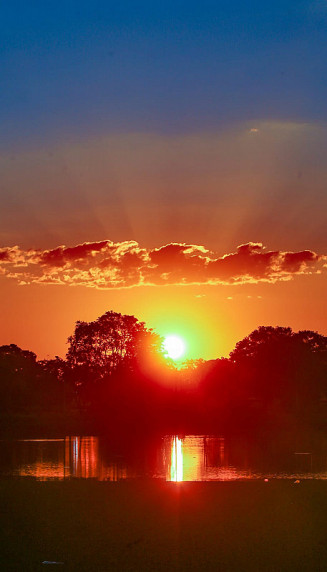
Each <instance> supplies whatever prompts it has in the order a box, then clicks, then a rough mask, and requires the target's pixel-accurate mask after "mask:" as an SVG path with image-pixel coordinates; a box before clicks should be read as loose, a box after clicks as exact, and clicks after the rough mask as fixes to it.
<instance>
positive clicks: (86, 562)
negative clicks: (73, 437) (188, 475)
mask: <svg viewBox="0 0 327 572" xmlns="http://www.w3.org/2000/svg"><path fill="white" fill-rule="evenodd" d="M0 506H1V522H0V528H1V530H2V531H3V533H2V535H3V538H2V540H1V556H0V569H1V570H3V571H7V570H8V571H9V570H13V571H15V572H16V571H20V570H22V571H28V570H32V571H37V570H46V569H48V570H54V569H55V570H59V569H61V570H74V571H79V572H82V571H88V572H91V571H97V572H101V571H107V570H108V571H112V570H115V571H120V572H124V571H125V570H126V571H127V570H135V571H140V572H142V571H148V570H149V571H160V570H167V571H174V570H182V571H184V570H185V571H190V570H201V571H202V570H204V571H207V570H209V571H210V570H221V571H224V572H225V571H234V570H235V571H238V572H241V571H242V570H250V571H251V570H253V571H260V572H261V571H266V570H267V571H268V570H269V571H276V572H277V571H278V572H279V571H292V572H293V571H297V572H298V571H301V570H308V571H319V570H326V569H327V481H301V482H300V483H299V484H294V482H293V481H270V482H268V483H264V482H258V481H248V482H228V483H223V482H219V483H217V482H215V483H180V484H178V483H165V482H161V481H149V482H145V481H128V482H121V483H108V482H106V483H104V482H95V481H77V480H76V481H64V482H36V481H33V480H20V481H19V480H16V481H14V480H9V479H8V480H2V481H1V482H0ZM44 560H47V561H60V562H63V563H64V564H63V565H54V564H52V565H51V564H48V565H45V564H43V565H42V564H41V563H42V562H43V561H44Z"/></svg>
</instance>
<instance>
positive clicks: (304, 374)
mask: <svg viewBox="0 0 327 572" xmlns="http://www.w3.org/2000/svg"><path fill="white" fill-rule="evenodd" d="M230 359H231V361H232V362H233V363H234V364H235V365H236V366H237V371H238V373H239V379H238V381H239V386H240V388H242V391H243V393H244V394H247V395H248V396H249V397H253V398H259V399H262V400H264V401H266V403H267V404H271V402H272V400H273V399H277V400H279V401H280V402H283V403H284V404H287V405H288V406H291V407H295V408H297V409H299V410H305V408H306V407H307V406H309V403H310V402H311V403H313V402H316V403H317V402H318V401H319V399H320V398H321V397H322V396H323V395H324V394H326V389H327V388H326V382H327V379H326V374H327V337H325V336H322V335H320V334H318V333H317V332H312V331H310V330H305V331H300V332H297V333H295V332H293V331H292V329H291V328H282V327H272V326H268V327H265V326H261V327H259V328H258V329H257V330H254V331H253V332H252V333H251V334H250V335H249V336H247V337H246V338H244V339H243V340H241V341H240V342H238V343H237V344H236V347H235V349H234V350H233V351H232V352H231V354H230Z"/></svg>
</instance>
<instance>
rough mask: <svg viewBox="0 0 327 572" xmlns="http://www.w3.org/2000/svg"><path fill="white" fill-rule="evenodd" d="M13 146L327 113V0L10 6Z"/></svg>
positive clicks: (7, 124)
mask: <svg viewBox="0 0 327 572" xmlns="http://www.w3.org/2000/svg"><path fill="white" fill-rule="evenodd" d="M0 16H1V17H0V34H1V38H2V42H1V49H0V66H1V69H2V73H1V78H2V79H1V90H0V121H1V126H2V127H1V134H0V145H1V147H2V149H7V148H11V147H15V148H16V147H17V146H19V147H20V146H21V145H23V146H26V145H27V146H31V145H40V144H44V143H47V142H51V141H58V140H59V141H60V140H62V139H67V138H73V139H74V138H75V137H77V138H79V137H80V136H82V137H84V136H89V135H91V136H92V135H97V134H99V133H101V134H106V133H108V132H117V131H118V132H131V131H134V132H135V131H138V132H140V131H141V132H149V131H150V132H165V133H167V132H168V133H170V132H172V133H180V132H187V131H199V130H208V129H209V130H210V129H215V128H217V127H218V128H219V127H220V126H221V125H226V124H231V123H233V122H239V121H247V120H252V119H267V120H272V119H276V120H294V121H323V120H325V119H326V111H327V104H326V101H327V97H326V95H327V94H326V85H327V83H326V62H327V42H326V41H325V39H326V24H327V3H325V2H289V1H285V2H279V1H278V2H257V1H253V2H240V1H239V2H227V1H220V2H217V1H216V2H208V1H202V2H184V1H180V2H176V1H175V2H170V1H166V2H164V3H163V2H144V1H143V2H126V1H125V2H124V1H123V2H92V3H91V2H60V1H59V2H56V3H54V2H39V1H37V2H35V1H34V2H33V1H31V2H18V1H17V0H16V1H15V0H14V1H12V2H8V3H6V4H3V5H2V7H1V11H0Z"/></svg>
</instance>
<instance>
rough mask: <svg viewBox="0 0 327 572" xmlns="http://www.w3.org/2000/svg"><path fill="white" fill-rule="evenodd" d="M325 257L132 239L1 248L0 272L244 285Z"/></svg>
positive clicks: (50, 280) (113, 284)
mask: <svg viewBox="0 0 327 572" xmlns="http://www.w3.org/2000/svg"><path fill="white" fill-rule="evenodd" d="M326 260H327V257H326V256H321V255H318V254H316V253H315V252H312V251H311V250H303V251H300V252H283V251H279V250H274V251H269V250H266V249H265V247H264V246H263V245H262V244H261V243H253V242H249V243H248V244H243V245H241V246H239V247H238V248H237V249H236V252H233V253H229V254H225V255H224V256H218V255H217V254H216V253H214V252H211V251H209V250H208V249H206V248H205V247H203V246H199V245H193V244H179V243H171V244H167V245H164V246H161V247H160V248H153V249H146V248H142V247H140V246H139V244H138V243H137V242H134V241H126V242H118V243H114V242H111V241H110V240H103V241H101V242H85V243H83V244H78V245H76V246H74V247H65V246H59V247H57V248H55V249H52V250H35V249H30V250H21V249H20V248H19V247H18V246H15V247H8V248H2V249H0V273H1V274H3V275H5V276H7V277H8V278H12V279H15V280H17V281H18V282H19V283H20V284H22V285H23V284H31V283H39V284H66V285H78V286H87V287H93V288H108V289H109V288H126V287H132V286H141V285H190V284H213V285H214V284H230V285H233V284H245V283H256V282H276V281H279V280H290V279H291V278H292V277H293V276H295V275H298V274H315V273H320V272H322V271H323V270H325V269H326Z"/></svg>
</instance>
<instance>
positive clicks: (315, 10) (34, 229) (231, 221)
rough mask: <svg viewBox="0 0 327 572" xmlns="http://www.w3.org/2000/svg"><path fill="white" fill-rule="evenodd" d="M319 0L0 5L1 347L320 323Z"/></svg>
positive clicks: (325, 202) (326, 113)
mask: <svg viewBox="0 0 327 572" xmlns="http://www.w3.org/2000/svg"><path fill="white" fill-rule="evenodd" d="M326 31H327V2H326V1H324V0H317V1H314V2H311V1H296V2H291V1H288V0H286V1H283V2H279V1H275V2H269V3H268V2H262V1H261V2H257V1H253V2H241V1H238V2H235V1H229V2H227V1H226V2H225V1H220V2H213V1H212V2H209V1H207V0H204V1H203V2H184V1H176V0H175V1H174V2H170V1H169V0H167V1H166V2H164V3H162V2H156V1H152V2H145V1H141V2H135V1H134V2H127V1H122V2H120V3H117V2H111V1H106V2H104V1H98V2H92V3H91V2H83V1H80V2H78V3H77V2H72V1H66V2H60V1H58V2H56V4H54V3H51V2H50V3H44V2H40V1H34V2H33V1H31V2H28V3H26V2H19V1H17V0H13V1H12V2H10V3H6V5H4V4H3V5H2V7H1V8H0V34H1V38H2V42H1V45H0V67H1V89H0V125H1V130H0V197H1V209H0V288H1V294H2V296H1V298H0V312H1V321H0V344H8V343H16V344H17V345H19V346H20V347H23V348H24V349H30V350H32V351H34V352H35V353H37V355H38V357H39V358H44V357H53V356H54V355H60V356H64V355H65V352H66V351H67V344H66V341H67V338H68V336H69V335H71V334H72V333H73V330H74V324H75V322H76V321H77V320H87V321H90V320H94V319H96V318H97V317H98V316H100V315H101V314H103V313H104V312H105V311H108V310H115V311H118V312H122V313H124V314H133V315H135V316H136V317H137V318H138V319H139V320H141V321H145V322H146V324H147V325H148V327H152V328H154V329H155V330H156V331H157V332H158V333H159V334H161V335H167V334H177V335H181V336H182V337H184V338H185V341H186V343H187V347H188V351H187V354H186V357H188V358H198V357H203V358H205V359H212V358H216V357H221V356H228V353H229V352H230V351H231V350H232V349H233V347H234V345H235V343H236V342H237V341H238V340H239V339H241V338H243V337H244V336H246V335H247V334H249V333H250V332H251V331H252V330H253V329H255V328H256V327H258V326H259V325H281V326H291V327H292V328H293V329H294V330H296V331H297V330H299V329H313V330H317V331H319V332H320V333H322V334H325V335H327V314H326V310H325V295H326V294H325V293H326V286H327V272H326V271H327V244H326V242H327V235H326V218H327V217H326V212H327V192H326V182H327V163H326V159H325V158H326V152H327V93H326V91H327V74H326V71H327V69H326V67H327V64H326V62H327V43H326V41H325V38H326Z"/></svg>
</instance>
